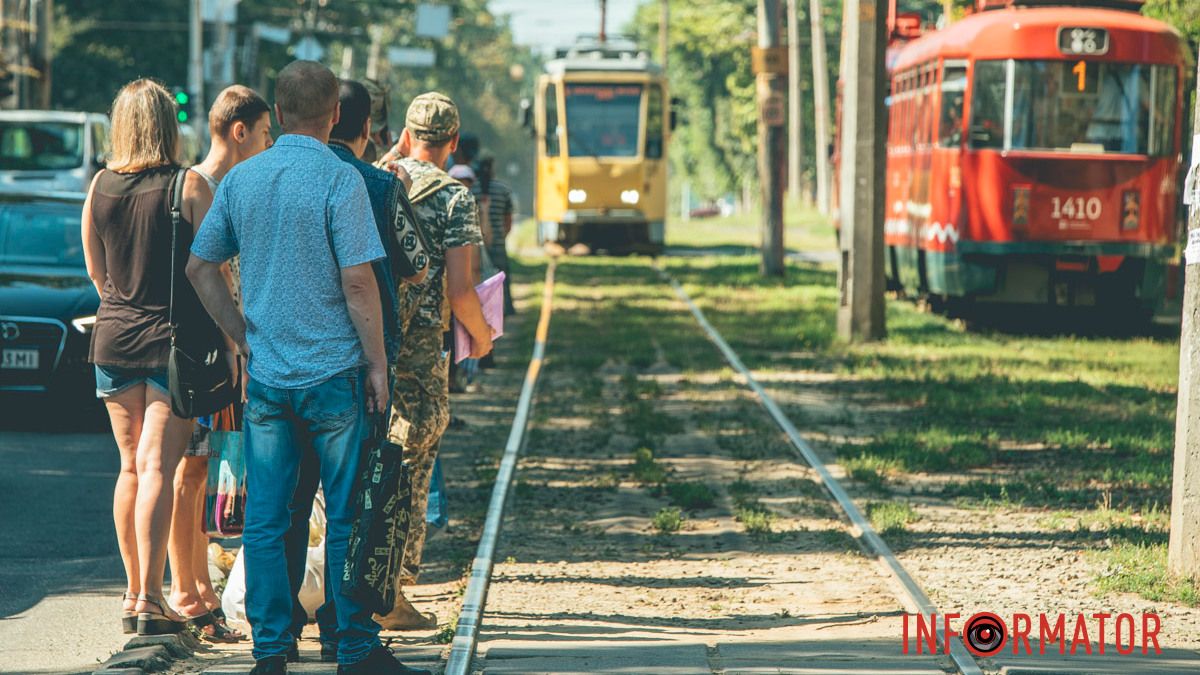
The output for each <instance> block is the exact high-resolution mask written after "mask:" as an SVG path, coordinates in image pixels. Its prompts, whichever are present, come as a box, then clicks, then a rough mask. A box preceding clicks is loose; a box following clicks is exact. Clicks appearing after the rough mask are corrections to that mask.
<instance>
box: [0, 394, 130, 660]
mask: <svg viewBox="0 0 1200 675" xmlns="http://www.w3.org/2000/svg"><path fill="white" fill-rule="evenodd" d="M118 463H119V462H118V457H117V449H116V444H115V443H114V442H113V438H112V435H111V434H110V433H109V431H108V428H107V426H106V425H104V424H103V423H102V422H98V415H97V410H96V409H93V408H88V407H87V406H86V405H82V406H81V405H80V404H74V405H71V406H69V407H68V406H65V405H63V404H57V403H54V402H50V401H37V402H29V401H23V400H13V399H3V398H0V673H80V672H91V670H93V669H94V668H95V666H96V664H97V663H98V662H99V661H103V660H104V659H106V658H107V657H108V656H109V655H110V654H111V653H112V652H114V651H117V650H118V649H120V648H121V647H122V646H123V644H124V640H123V639H122V637H123V636H122V634H121V629H120V624H119V621H118V612H119V610H120V601H119V598H120V594H121V591H122V590H124V587H125V575H124V572H123V571H122V568H121V560H120V557H119V556H118V554H117V542H116V538H115V537H114V535H113V523H112V489H113V484H114V481H115V479H116V475H117V467H118Z"/></svg>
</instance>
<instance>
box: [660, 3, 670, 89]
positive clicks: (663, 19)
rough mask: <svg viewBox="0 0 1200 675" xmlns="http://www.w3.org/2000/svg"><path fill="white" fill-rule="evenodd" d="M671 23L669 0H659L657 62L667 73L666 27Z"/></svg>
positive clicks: (667, 46) (667, 48)
mask: <svg viewBox="0 0 1200 675" xmlns="http://www.w3.org/2000/svg"><path fill="white" fill-rule="evenodd" d="M670 25H671V2H670V0H660V3H659V7H658V63H659V64H660V65H661V66H662V70H663V74H664V75H666V73H667V56H668V54H669V53H670V47H669V45H668V43H667V27H668V26H670Z"/></svg>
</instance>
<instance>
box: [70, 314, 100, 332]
mask: <svg viewBox="0 0 1200 675" xmlns="http://www.w3.org/2000/svg"><path fill="white" fill-rule="evenodd" d="M71 325H72V326H74V327H75V330H77V331H79V332H80V333H90V332H92V327H93V326H95V325H96V315H95V314H93V315H92V316H81V317H79V318H78V319H72V320H71Z"/></svg>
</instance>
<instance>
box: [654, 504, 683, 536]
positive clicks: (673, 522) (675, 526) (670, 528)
mask: <svg viewBox="0 0 1200 675" xmlns="http://www.w3.org/2000/svg"><path fill="white" fill-rule="evenodd" d="M652 524H653V525H654V529H655V530H657V531H658V533H659V534H671V533H672V532H678V531H679V528H681V527H683V512H682V511H680V510H679V509H678V508H675V507H673V506H669V507H666V508H664V509H660V510H659V512H658V513H656V514H654V520H653V521H652Z"/></svg>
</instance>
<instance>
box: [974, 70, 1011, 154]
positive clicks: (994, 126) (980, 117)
mask: <svg viewBox="0 0 1200 675" xmlns="http://www.w3.org/2000/svg"><path fill="white" fill-rule="evenodd" d="M1007 66H1008V62H1007V61H976V62H975V73H974V76H975V77H974V86H973V87H972V91H973V93H972V95H971V126H970V129H971V131H970V134H971V136H970V141H971V147H972V148H1002V147H1004V89H1005V81H1006V80H1005V78H1006V77H1007V72H1006V71H1007Z"/></svg>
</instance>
